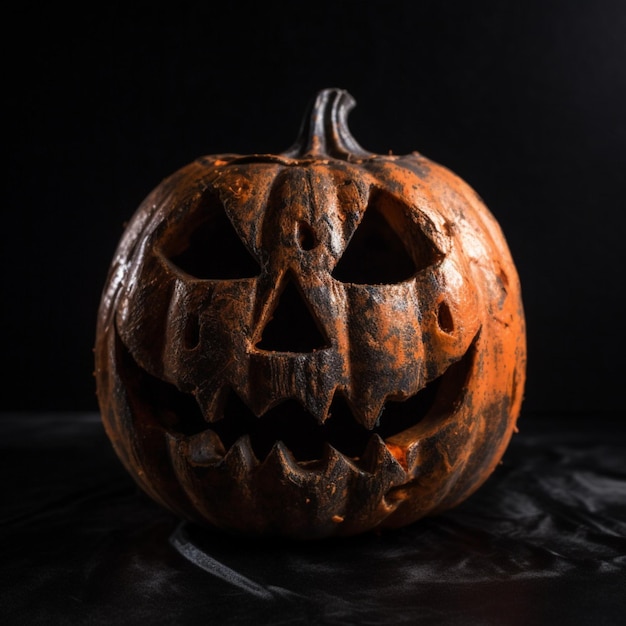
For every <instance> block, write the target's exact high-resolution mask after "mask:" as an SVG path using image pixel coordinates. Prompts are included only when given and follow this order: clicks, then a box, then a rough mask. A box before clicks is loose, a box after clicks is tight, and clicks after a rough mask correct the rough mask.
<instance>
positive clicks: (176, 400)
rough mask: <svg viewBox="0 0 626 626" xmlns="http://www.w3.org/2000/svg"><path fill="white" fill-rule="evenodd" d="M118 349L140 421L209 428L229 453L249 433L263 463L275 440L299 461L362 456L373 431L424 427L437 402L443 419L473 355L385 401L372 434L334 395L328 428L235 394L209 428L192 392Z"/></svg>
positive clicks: (190, 430) (295, 410)
mask: <svg viewBox="0 0 626 626" xmlns="http://www.w3.org/2000/svg"><path fill="white" fill-rule="evenodd" d="M117 350H118V367H119V372H120V375H121V376H122V378H123V379H124V382H125V384H126V386H127V388H128V390H129V398H130V401H131V404H132V408H133V411H134V412H135V414H136V415H138V416H139V418H140V419H148V420H149V419H156V420H157V421H158V422H159V423H160V424H161V425H162V426H163V427H164V428H166V429H167V430H169V431H171V432H177V433H181V434H186V435H193V434H196V433H199V432H202V431H204V430H207V429H208V428H210V429H212V430H214V431H215V432H216V433H217V434H218V435H219V437H220V439H221V440H222V443H223V444H224V447H225V448H226V450H228V449H229V448H230V447H231V446H232V445H233V444H234V443H235V442H236V441H237V439H239V438H240V437H241V436H242V435H246V434H247V435H249V436H250V441H251V445H252V449H253V451H254V453H255V455H256V456H257V458H259V459H260V460H262V459H264V458H265V457H266V456H267V454H268V453H269V451H270V450H271V448H272V446H273V445H274V443H275V442H276V441H282V442H283V443H284V444H285V445H286V446H287V448H288V449H289V450H290V451H291V453H292V454H293V455H294V457H295V458H296V460H298V461H313V460H316V459H320V458H322V456H323V450H324V445H325V443H328V444H330V445H331V446H333V447H334V448H336V449H337V450H339V451H340V452H342V453H343V454H345V455H346V456H349V457H352V458H358V457H360V456H361V455H362V453H363V452H364V450H365V447H366V445H367V443H368V441H369V439H370V437H371V435H372V433H377V434H379V435H380V436H381V437H382V438H383V439H386V438H388V437H391V436H393V435H395V434H398V433H400V432H402V431H404V430H406V429H408V428H410V427H412V426H414V425H416V424H417V423H419V422H420V421H421V420H422V419H423V418H424V417H425V416H426V415H427V414H428V412H429V411H430V410H431V408H432V407H433V405H434V404H435V403H437V408H438V412H441V414H442V415H445V414H446V413H450V412H451V411H452V409H453V408H454V407H453V405H454V404H455V403H456V402H458V400H459V398H460V396H461V392H462V389H463V386H464V385H465V382H466V379H467V375H468V372H469V369H470V366H471V362H472V357H473V353H474V350H473V349H471V348H470V349H469V350H468V351H467V352H466V354H465V356H464V357H463V358H462V359H461V360H460V361H458V362H457V363H455V364H453V365H452V366H450V367H449V368H448V369H447V370H446V372H445V373H444V374H442V375H441V376H439V377H438V378H436V379H435V380H433V381H432V382H430V383H429V384H428V385H426V386H425V387H424V388H423V389H421V390H420V391H418V392H417V393H416V394H415V395H413V396H411V397H409V398H408V399H406V400H402V401H388V402H386V404H385V406H384V409H383V411H382V413H381V415H380V418H379V420H378V423H377V424H376V426H375V427H374V428H373V430H368V429H366V428H365V427H364V426H361V424H359V423H358V422H357V421H356V419H355V418H354V416H353V414H352V411H351V409H350V408H349V406H348V403H347V402H346V400H345V398H344V397H343V395H342V394H341V393H340V392H338V393H336V394H335V397H334V399H333V402H332V404H331V407H330V410H329V415H330V416H329V417H328V419H327V420H326V421H325V422H324V424H319V423H318V422H317V421H316V419H315V418H314V417H313V416H312V415H311V414H310V413H309V412H308V411H306V410H305V409H304V408H303V407H302V406H301V405H300V404H299V403H298V402H297V401H295V400H285V401H283V402H281V403H279V404H278V405H276V406H275V407H273V408H271V409H270V410H268V411H267V412H266V413H264V414H263V415H262V416H261V417H257V416H255V415H254V414H253V413H252V411H251V410H250V409H249V408H248V406H247V405H246V404H245V403H244V402H243V401H242V400H241V399H240V398H239V396H238V395H237V394H236V393H235V392H233V391H229V393H228V394H227V397H226V400H225V403H224V405H223V415H222V417H221V418H220V419H219V420H217V421H215V422H213V423H211V424H208V423H207V421H206V420H205V419H204V417H203V416H202V413H201V410H200V407H199V405H198V403H197V402H196V399H195V398H194V396H193V395H192V394H190V393H184V392H181V391H179V390H178V389H177V388H176V387H175V386H174V385H172V384H170V383H166V382H163V381H161V380H159V379H158V378H156V377H154V376H151V375H150V374H148V373H147V372H146V371H145V370H143V368H141V367H140V366H139V365H138V364H137V363H135V361H134V359H133V358H132V356H131V355H130V353H129V352H128V350H127V349H126V348H125V346H124V345H123V342H122V341H121V340H119V338H118V341H117ZM438 394H439V397H438ZM442 396H443V397H442Z"/></svg>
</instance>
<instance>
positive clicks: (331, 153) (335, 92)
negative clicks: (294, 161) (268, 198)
mask: <svg viewBox="0 0 626 626" xmlns="http://www.w3.org/2000/svg"><path fill="white" fill-rule="evenodd" d="M355 104H356V101H355V100H354V98H353V97H352V96H351V95H350V94H349V93H348V92H347V91H345V90H344V89H323V90H322V91H320V92H319V93H318V94H317V96H316V97H315V98H314V99H313V100H312V101H311V103H310V104H309V107H308V109H307V112H306V114H305V116H304V119H303V121H302V125H301V126H300V134H299V135H298V138H297V139H296V142H295V143H294V144H293V145H292V146H291V148H289V149H288V150H286V151H285V152H283V153H282V154H283V155H284V156H287V157H291V158H303V157H316V158H323V157H334V158H338V159H346V160H349V159H350V158H351V157H352V158H354V157H357V158H367V157H371V156H372V153H371V152H367V151H366V150H364V149H363V148H362V147H361V146H360V145H359V144H358V143H357V141H356V139H354V137H353V136H352V135H351V133H350V131H349V130H348V122H347V119H348V113H349V112H350V111H351V110H352V109H353V108H354V105H355Z"/></svg>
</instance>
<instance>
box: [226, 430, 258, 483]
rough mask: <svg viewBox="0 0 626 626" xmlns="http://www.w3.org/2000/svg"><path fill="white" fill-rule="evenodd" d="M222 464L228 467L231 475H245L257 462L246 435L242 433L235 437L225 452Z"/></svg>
mask: <svg viewBox="0 0 626 626" xmlns="http://www.w3.org/2000/svg"><path fill="white" fill-rule="evenodd" d="M224 464H225V465H226V466H227V467H228V468H229V469H230V472H231V474H232V475H233V476H246V475H247V474H249V473H250V472H251V471H252V470H253V469H254V468H255V467H256V466H257V465H258V464H259V461H258V459H257V458H256V456H255V455H254V452H253V451H252V445H251V444H250V437H249V436H248V435H243V436H242V437H239V439H237V441H236V442H235V443H234V444H233V446H232V447H231V448H230V450H229V451H228V452H227V453H226V456H225V457H224Z"/></svg>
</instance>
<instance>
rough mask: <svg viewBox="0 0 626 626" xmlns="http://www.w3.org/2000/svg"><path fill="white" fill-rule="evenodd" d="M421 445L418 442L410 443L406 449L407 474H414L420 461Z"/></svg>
mask: <svg viewBox="0 0 626 626" xmlns="http://www.w3.org/2000/svg"><path fill="white" fill-rule="evenodd" d="M421 452H422V447H421V446H420V444H419V442H415V443H412V444H411V445H410V446H409V447H408V449H407V450H406V465H407V470H406V471H407V474H409V476H415V474H416V473H417V469H418V468H419V466H420V463H421V456H422V454H421Z"/></svg>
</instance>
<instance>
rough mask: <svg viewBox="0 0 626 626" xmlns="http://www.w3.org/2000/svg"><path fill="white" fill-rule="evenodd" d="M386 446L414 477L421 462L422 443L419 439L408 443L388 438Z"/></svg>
mask: <svg viewBox="0 0 626 626" xmlns="http://www.w3.org/2000/svg"><path fill="white" fill-rule="evenodd" d="M386 446H387V448H388V450H389V451H390V452H391V454H392V455H393V456H394V457H395V459H396V460H397V461H398V463H400V465H401V466H402V467H403V468H404V470H405V471H406V473H407V474H408V475H409V476H411V477H414V476H415V473H416V470H417V468H418V466H419V462H420V451H421V448H420V445H419V442H418V441H415V442H413V443H410V444H408V445H406V444H401V443H396V442H395V441H394V439H393V437H392V438H391V439H388V440H387V442H386Z"/></svg>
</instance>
